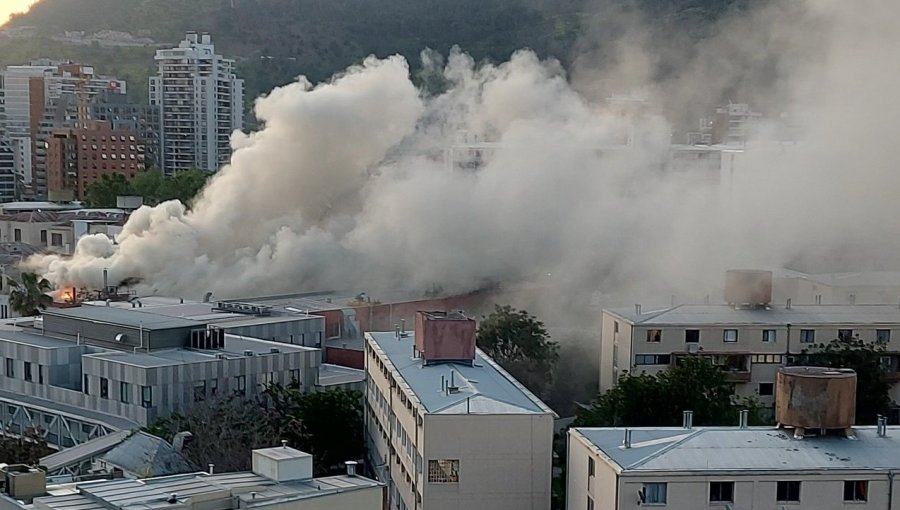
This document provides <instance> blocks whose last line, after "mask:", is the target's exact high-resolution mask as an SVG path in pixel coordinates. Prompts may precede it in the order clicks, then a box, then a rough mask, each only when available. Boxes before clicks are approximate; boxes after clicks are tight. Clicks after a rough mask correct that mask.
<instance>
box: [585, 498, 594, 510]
mask: <svg viewBox="0 0 900 510" xmlns="http://www.w3.org/2000/svg"><path fill="white" fill-rule="evenodd" d="M587 510H594V500H593V498H591V497H590V496H588V497H587Z"/></svg>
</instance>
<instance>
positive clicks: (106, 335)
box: [44, 314, 206, 349]
mask: <svg viewBox="0 0 900 510" xmlns="http://www.w3.org/2000/svg"><path fill="white" fill-rule="evenodd" d="M192 329H195V328H192V327H187V328H172V329H161V330H148V329H141V328H140V327H129V326H124V325H117V324H104V323H100V322H90V321H88V322H87V323H86V322H85V320H84V319H79V318H77V317H62V316H58V315H52V314H46V315H44V331H46V332H48V333H58V334H61V335H68V336H72V337H76V336H80V337H81V339H82V341H84V342H85V343H88V344H91V345H98V346H101V347H106V348H109V349H123V348H124V349H127V348H133V347H143V348H150V349H165V348H173V347H184V346H187V345H189V344H190V338H191V330H192ZM197 329H206V328H205V326H203V325H200V324H198V326H197ZM118 334H124V335H125V339H124V340H123V341H122V342H117V341H116V335H118Z"/></svg>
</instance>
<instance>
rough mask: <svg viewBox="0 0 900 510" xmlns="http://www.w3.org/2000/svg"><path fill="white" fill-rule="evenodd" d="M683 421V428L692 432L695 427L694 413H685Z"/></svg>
mask: <svg viewBox="0 0 900 510" xmlns="http://www.w3.org/2000/svg"><path fill="white" fill-rule="evenodd" d="M683 414H684V416H683V419H682V425H681V426H682V427H684V428H686V429H688V430H690V429H691V428H693V426H694V411H684V413H683Z"/></svg>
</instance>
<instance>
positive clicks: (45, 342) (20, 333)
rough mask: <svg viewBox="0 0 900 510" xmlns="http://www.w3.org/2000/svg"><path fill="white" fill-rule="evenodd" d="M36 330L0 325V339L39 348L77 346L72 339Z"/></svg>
mask: <svg viewBox="0 0 900 510" xmlns="http://www.w3.org/2000/svg"><path fill="white" fill-rule="evenodd" d="M35 331H37V330H30V331H25V330H23V329H22V328H18V327H14V326H0V341H7V342H13V343H17V344H22V345H29V346H31V347H38V348H41V349H61V348H63V349H65V348H72V347H77V345H76V343H75V342H74V341H72V340H65V339H62V338H56V337H52V336H45V335H41V334H38V333H36V332H35Z"/></svg>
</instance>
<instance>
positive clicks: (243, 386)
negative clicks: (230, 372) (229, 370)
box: [234, 375, 247, 395]
mask: <svg viewBox="0 0 900 510" xmlns="http://www.w3.org/2000/svg"><path fill="white" fill-rule="evenodd" d="M234 382H235V386H236V388H235V391H237V392H238V393H239V394H241V395H243V394H244V393H246V392H247V379H246V377H245V376H243V375H239V376H237V377H235V378H234Z"/></svg>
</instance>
